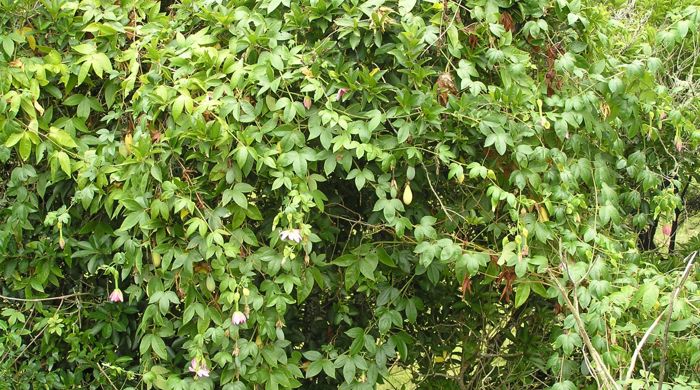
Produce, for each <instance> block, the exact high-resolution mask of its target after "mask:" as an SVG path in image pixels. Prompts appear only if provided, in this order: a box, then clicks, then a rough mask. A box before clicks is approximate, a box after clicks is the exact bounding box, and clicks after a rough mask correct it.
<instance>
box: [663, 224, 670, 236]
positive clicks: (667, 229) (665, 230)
mask: <svg viewBox="0 0 700 390" xmlns="http://www.w3.org/2000/svg"><path fill="white" fill-rule="evenodd" d="M661 232H662V233H663V234H664V236H666V237H668V236H670V235H671V225H669V224H666V225H664V227H662V228H661Z"/></svg>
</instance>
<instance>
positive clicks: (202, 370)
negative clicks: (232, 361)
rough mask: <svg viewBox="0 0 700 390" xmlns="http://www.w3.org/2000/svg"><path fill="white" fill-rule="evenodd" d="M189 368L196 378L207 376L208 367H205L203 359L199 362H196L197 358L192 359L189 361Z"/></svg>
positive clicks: (205, 363)
mask: <svg viewBox="0 0 700 390" xmlns="http://www.w3.org/2000/svg"><path fill="white" fill-rule="evenodd" d="M189 370H190V372H194V374H195V376H197V377H198V378H203V377H208V376H209V367H207V362H205V361H202V362H201V363H199V362H197V359H192V360H191V361H190V368H189Z"/></svg>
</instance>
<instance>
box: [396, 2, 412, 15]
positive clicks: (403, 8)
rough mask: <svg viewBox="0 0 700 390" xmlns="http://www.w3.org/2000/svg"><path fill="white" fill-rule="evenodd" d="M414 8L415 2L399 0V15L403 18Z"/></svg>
mask: <svg viewBox="0 0 700 390" xmlns="http://www.w3.org/2000/svg"><path fill="white" fill-rule="evenodd" d="M415 6H416V0H399V15H401V16H405V15H407V14H408V13H409V12H411V11H412V10H413V7H415Z"/></svg>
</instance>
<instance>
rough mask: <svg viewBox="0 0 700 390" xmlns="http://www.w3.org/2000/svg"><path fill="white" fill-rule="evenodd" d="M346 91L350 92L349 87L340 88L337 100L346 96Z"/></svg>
mask: <svg viewBox="0 0 700 390" xmlns="http://www.w3.org/2000/svg"><path fill="white" fill-rule="evenodd" d="M346 93H348V89H347V88H340V89H339V90H338V94H337V95H336V100H337V101H340V99H342V98H343V96H345V94H346Z"/></svg>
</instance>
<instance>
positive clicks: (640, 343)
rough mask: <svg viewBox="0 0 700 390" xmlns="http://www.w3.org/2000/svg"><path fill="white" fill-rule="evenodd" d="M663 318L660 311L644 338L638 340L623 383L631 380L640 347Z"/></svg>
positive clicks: (662, 313)
mask: <svg viewBox="0 0 700 390" xmlns="http://www.w3.org/2000/svg"><path fill="white" fill-rule="evenodd" d="M663 316H664V312H663V311H662V312H661V314H659V316H658V317H656V319H655V320H654V322H652V323H651V326H650V327H649V329H647V331H646V332H644V336H642V339H641V340H639V344H637V348H635V349H634V353H633V354H632V361H631V362H630V367H629V368H628V369H627V375H626V376H625V383H629V381H630V379H632V374H633V373H634V365H635V364H636V363H637V358H638V357H639V353H640V352H641V351H642V347H643V346H644V344H645V343H646V342H647V339H648V338H649V336H650V335H651V333H652V332H653V331H654V329H655V328H656V325H658V324H659V321H661V318H663ZM625 387H627V385H626V384H625Z"/></svg>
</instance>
